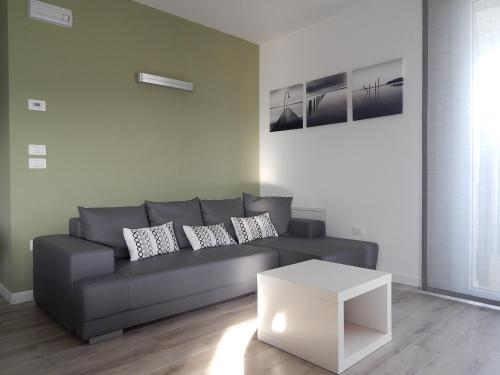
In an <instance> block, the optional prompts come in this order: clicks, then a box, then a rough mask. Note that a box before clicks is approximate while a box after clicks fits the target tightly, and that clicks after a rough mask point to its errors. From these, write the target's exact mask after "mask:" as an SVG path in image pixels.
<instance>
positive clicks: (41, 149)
mask: <svg viewBox="0 0 500 375" xmlns="http://www.w3.org/2000/svg"><path fill="white" fill-rule="evenodd" d="M28 154H29V155H34V156H45V155H47V146H46V145H28Z"/></svg>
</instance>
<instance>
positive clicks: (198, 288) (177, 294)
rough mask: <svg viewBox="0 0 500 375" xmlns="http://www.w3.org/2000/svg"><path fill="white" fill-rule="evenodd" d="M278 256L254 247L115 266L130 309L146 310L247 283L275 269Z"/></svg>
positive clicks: (218, 249)
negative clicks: (124, 284)
mask: <svg viewBox="0 0 500 375" xmlns="http://www.w3.org/2000/svg"><path fill="white" fill-rule="evenodd" d="M278 258H279V257H278V252H277V251H276V250H273V249H267V248H262V247H257V246H241V245H231V246H222V247H212V248H208V249H201V250H198V251H192V250H188V249H185V250H181V251H178V252H176V253H170V254H165V255H159V256H157V257H154V258H147V259H144V260H142V261H140V262H127V261H119V262H116V272H117V273H118V274H119V275H120V276H122V277H126V278H128V279H129V298H130V301H129V303H130V309H136V308H140V307H144V306H150V305H153V304H157V303H162V302H166V301H170V300H174V299H178V298H183V297H186V296H191V295H195V294H199V293H203V292H207V291H210V290H214V289H217V288H223V287H227V286H229V285H234V284H238V283H243V282H246V281H249V280H252V281H255V280H256V275H257V273H258V272H261V271H265V270H268V269H272V268H275V267H277V266H278V264H279V263H278Z"/></svg>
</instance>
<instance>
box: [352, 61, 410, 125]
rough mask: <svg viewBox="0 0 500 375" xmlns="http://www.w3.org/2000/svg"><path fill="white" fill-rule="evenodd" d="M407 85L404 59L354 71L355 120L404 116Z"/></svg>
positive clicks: (353, 100)
mask: <svg viewBox="0 0 500 375" xmlns="http://www.w3.org/2000/svg"><path fill="white" fill-rule="evenodd" d="M403 84H404V82H403V59H397V60H393V61H389V62H386V63H383V64H378V65H373V66H370V67H368V68H362V69H358V70H355V71H353V72H352V114H353V120H354V121H357V120H364V119H368V118H374V117H381V116H390V115H397V114H400V113H403Z"/></svg>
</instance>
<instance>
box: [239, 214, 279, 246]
mask: <svg viewBox="0 0 500 375" xmlns="http://www.w3.org/2000/svg"><path fill="white" fill-rule="evenodd" d="M231 221H232V222H233V226H234V230H235V232H236V236H237V237H238V241H239V243H245V242H249V241H253V240H258V239H260V238H268V237H278V232H276V228H274V225H273V223H272V222H271V217H270V216H269V213H268V212H266V213H265V214H262V215H258V216H252V217H232V218H231Z"/></svg>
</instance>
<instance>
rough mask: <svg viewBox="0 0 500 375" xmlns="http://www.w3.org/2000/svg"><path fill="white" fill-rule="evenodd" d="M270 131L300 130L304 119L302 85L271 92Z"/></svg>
mask: <svg viewBox="0 0 500 375" xmlns="http://www.w3.org/2000/svg"><path fill="white" fill-rule="evenodd" d="M269 103H270V113H269V117H270V130H271V132H277V131H281V130H292V129H301V128H302V127H303V119H304V85H303V84H302V83H299V84H297V85H293V86H288V87H284V88H281V89H277V90H273V91H271V95H270V101H269Z"/></svg>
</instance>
